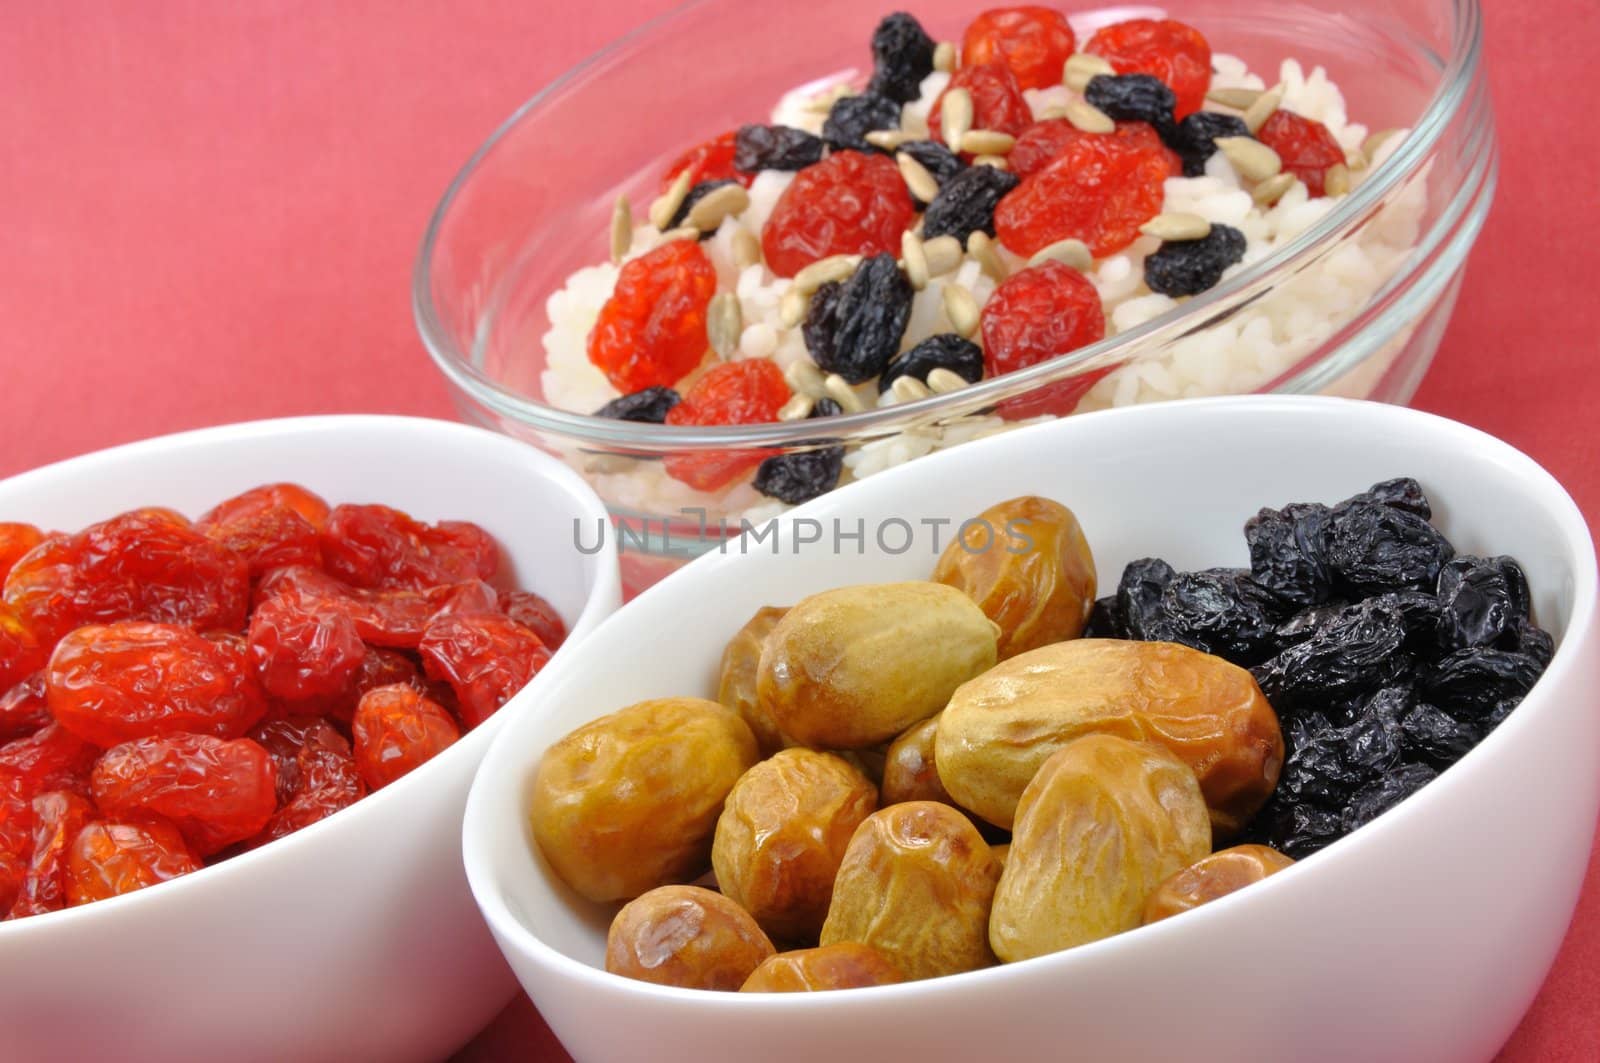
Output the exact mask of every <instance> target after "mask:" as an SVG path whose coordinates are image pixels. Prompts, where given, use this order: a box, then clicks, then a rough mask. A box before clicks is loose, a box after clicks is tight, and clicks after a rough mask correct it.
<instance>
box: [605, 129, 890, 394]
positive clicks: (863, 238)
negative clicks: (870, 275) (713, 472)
mask: <svg viewBox="0 0 1600 1063" xmlns="http://www.w3.org/2000/svg"><path fill="white" fill-rule="evenodd" d="M915 218H916V205H915V204H914V203H913V202H912V201H911V193H910V192H908V191H906V182H905V179H904V178H903V177H901V176H900V168H899V167H897V166H896V165H895V164H894V161H893V160H892V159H890V158H889V157H888V156H886V155H878V154H871V155H868V154H865V153H863V152H859V151H836V152H834V153H833V154H832V155H829V156H828V157H827V158H826V159H823V160H822V161H821V162H819V163H815V164H814V165H811V166H807V167H806V168H805V169H803V170H801V171H800V172H799V173H797V174H795V177H794V180H793V181H791V182H790V183H789V187H788V188H786V189H784V190H783V195H781V196H779V197H778V202H777V203H776V204H775V205H774V206H773V208H772V214H771V215H770V216H769V217H768V218H767V224H766V225H765V227H763V228H762V230H761V249H762V253H763V254H764V255H765V256H766V260H767V268H768V269H770V270H772V272H773V273H775V274H777V275H778V276H780V277H792V276H794V275H795V274H796V273H798V272H800V271H801V270H802V269H804V268H805V267H806V266H809V265H810V264H811V263H813V262H815V261H817V260H818V259H821V258H827V257H829V256H830V255H876V254H881V253H883V252H886V251H887V252H890V253H894V254H898V253H899V250H900V236H901V234H902V233H903V232H905V230H907V229H909V228H910V227H911V225H912V222H913V221H914V220H915ZM623 390H624V391H626V390H628V389H626V388H624V389H623ZM668 422H669V423H670V422H671V416H670V415H669V416H668Z"/></svg>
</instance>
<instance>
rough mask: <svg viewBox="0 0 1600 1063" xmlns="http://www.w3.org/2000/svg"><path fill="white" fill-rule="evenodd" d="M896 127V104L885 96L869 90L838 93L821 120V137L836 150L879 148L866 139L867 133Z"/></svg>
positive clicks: (898, 123)
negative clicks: (847, 94)
mask: <svg viewBox="0 0 1600 1063" xmlns="http://www.w3.org/2000/svg"><path fill="white" fill-rule="evenodd" d="M898 128H900V105H899V104H898V103H896V102H895V101H894V100H891V99H889V98H888V97H887V96H877V95H874V94H872V93H870V92H868V93H862V94H861V95H858V96H841V97H839V99H837V100H836V101H834V104H833V107H832V108H831V109H829V111H828V119H827V121H825V122H823V123H822V139H823V140H825V141H827V142H828V145H829V146H830V147H832V148H834V149H835V150H837V151H881V150H882V149H881V148H878V147H876V146H875V145H873V144H871V143H869V142H868V141H867V134H868V133H871V132H874V131H877V130H883V129H898Z"/></svg>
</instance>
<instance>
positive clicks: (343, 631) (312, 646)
mask: <svg viewBox="0 0 1600 1063" xmlns="http://www.w3.org/2000/svg"><path fill="white" fill-rule="evenodd" d="M248 641H249V647H250V660H251V663H252V664H253V665H254V666H255V670H256V676H257V678H258V679H260V681H261V687H262V689H263V690H265V691H266V692H267V693H268V694H270V695H271V696H273V697H275V698H283V699H287V700H298V699H301V698H311V697H318V696H322V695H327V694H335V693H338V692H339V691H340V690H342V689H344V688H345V686H346V685H348V684H349V682H350V680H351V679H352V678H353V677H354V676H355V674H356V672H357V670H359V669H360V667H361V662H362V661H363V660H364V659H365V658H366V655H367V647H366V644H365V643H363V642H362V641H361V633H360V632H359V631H357V630H356V624H355V621H354V620H352V619H351V618H350V616H349V614H348V613H347V612H345V611H344V610H341V609H339V608H337V607H330V606H323V607H320V608H319V607H318V606H317V605H316V604H315V603H307V602H303V601H301V600H300V599H298V598H295V597H290V596H288V595H280V596H279V597H276V598H272V599H269V600H267V601H265V602H263V603H261V605H260V606H259V607H257V609H256V611H255V613H254V614H253V615H252V616H251V617H250V634H249V640H248Z"/></svg>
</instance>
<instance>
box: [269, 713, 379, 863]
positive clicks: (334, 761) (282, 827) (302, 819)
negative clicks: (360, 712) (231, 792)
mask: <svg viewBox="0 0 1600 1063" xmlns="http://www.w3.org/2000/svg"><path fill="white" fill-rule="evenodd" d="M251 738H253V739H254V740H255V741H256V742H258V743H260V745H261V746H262V748H263V749H265V750H266V751H267V752H268V754H269V755H270V756H271V757H272V762H273V764H274V766H275V767H276V769H277V787H276V788H277V794H278V810H277V811H276V812H274V813H273V814H272V818H271V819H269V820H267V825H266V826H265V827H263V828H262V829H261V832H260V833H259V834H257V835H255V836H254V837H253V838H250V839H249V840H248V841H247V842H246V844H247V845H249V846H251V847H254V846H258V845H265V844H266V843H267V842H270V841H273V840H275V839H277V838H282V837H284V836H285V835H288V834H293V833H294V832H295V831H297V830H300V829H301V828H302V827H308V826H310V825H311V824H313V823H316V822H317V821H318V820H322V819H326V818H327V817H328V816H331V815H333V814H334V813H335V812H337V811H339V810H340V809H342V808H346V807H348V806H350V805H353V804H355V803H356V802H357V801H359V800H360V799H361V798H363V797H365V796H366V793H367V785H366V783H365V781H363V779H362V777H361V773H360V771H359V769H358V768H357V767H356V761H355V755H354V753H353V752H352V751H351V749H350V743H349V742H347V741H345V738H344V736H343V735H342V734H340V733H339V732H338V731H337V730H335V729H334V728H333V727H332V726H331V725H329V724H328V723H327V721H325V720H321V719H311V720H303V719H302V720H272V721H269V722H267V723H265V724H263V725H262V726H261V727H259V728H257V729H256V730H255V731H253V732H251Z"/></svg>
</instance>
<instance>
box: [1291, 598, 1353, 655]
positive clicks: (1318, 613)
mask: <svg viewBox="0 0 1600 1063" xmlns="http://www.w3.org/2000/svg"><path fill="white" fill-rule="evenodd" d="M1347 605H1348V603H1346V602H1342V601H1337V600H1335V601H1331V602H1324V603H1323V604H1321V605H1313V606H1310V607H1308V608H1306V609H1302V610H1300V611H1299V612H1298V613H1296V614H1294V615H1293V616H1291V617H1290V618H1289V619H1287V620H1285V621H1284V622H1283V623H1281V624H1279V625H1278V630H1277V631H1276V632H1274V635H1275V637H1276V640H1277V644H1278V650H1279V652H1280V653H1281V652H1282V651H1283V650H1286V649H1288V648H1289V647H1290V646H1294V645H1296V644H1298V643H1301V642H1304V641H1305V640H1306V639H1308V638H1310V637H1311V636H1312V635H1315V634H1316V633H1317V632H1318V631H1321V630H1322V629H1323V628H1324V627H1326V626H1327V625H1328V624H1331V623H1332V622H1333V621H1335V620H1337V619H1339V617H1340V616H1342V615H1343V614H1344V611H1345V609H1346V607H1347Z"/></svg>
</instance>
